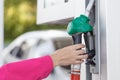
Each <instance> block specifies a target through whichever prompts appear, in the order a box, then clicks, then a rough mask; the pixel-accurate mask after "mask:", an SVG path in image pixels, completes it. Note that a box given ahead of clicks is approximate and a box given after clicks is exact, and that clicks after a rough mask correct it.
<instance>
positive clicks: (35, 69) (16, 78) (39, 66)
mask: <svg viewBox="0 0 120 80" xmlns="http://www.w3.org/2000/svg"><path fill="white" fill-rule="evenodd" d="M52 69H53V62H52V59H51V57H50V56H45V57H41V58H35V59H30V60H25V61H20V62H15V63H10V64H7V65H5V66H3V67H2V68H1V69H0V80H38V79H43V78H45V77H47V76H48V75H49V73H50V72H51V71H52ZM3 72H4V73H3ZM1 75H2V76H1ZM3 78H5V79H3Z"/></svg>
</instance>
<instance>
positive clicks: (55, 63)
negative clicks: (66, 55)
mask: <svg viewBox="0 0 120 80" xmlns="http://www.w3.org/2000/svg"><path fill="white" fill-rule="evenodd" d="M50 56H51V58H52V61H53V64H54V67H56V66H59V65H60V60H59V56H58V55H57V54H56V53H54V54H51V55H50Z"/></svg>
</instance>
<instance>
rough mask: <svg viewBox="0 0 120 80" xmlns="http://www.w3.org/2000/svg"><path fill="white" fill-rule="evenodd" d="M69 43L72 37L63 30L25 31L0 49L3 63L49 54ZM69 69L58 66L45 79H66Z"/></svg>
mask: <svg viewBox="0 0 120 80" xmlns="http://www.w3.org/2000/svg"><path fill="white" fill-rule="evenodd" d="M71 44H72V39H71V37H70V36H69V35H68V34H67V32H66V31H64V30H45V31H32V32H27V33H25V34H23V35H21V36H19V37H18V38H16V39H15V40H14V41H13V42H12V43H11V44H10V45H8V46H7V47H6V48H5V49H4V50H3V51H2V56H3V63H4V64H6V63H10V62H15V61H20V60H25V59H30V58H36V57H41V56H44V55H49V54H51V53H53V52H54V51H55V50H57V49H60V48H63V47H65V46H68V45H71ZM68 67H69V66H68ZM69 70H70V68H67V67H63V66H58V67H56V68H55V69H54V70H53V72H52V73H51V75H50V76H49V77H48V78H46V79H45V80H61V78H63V79H62V80H68V78H69Z"/></svg>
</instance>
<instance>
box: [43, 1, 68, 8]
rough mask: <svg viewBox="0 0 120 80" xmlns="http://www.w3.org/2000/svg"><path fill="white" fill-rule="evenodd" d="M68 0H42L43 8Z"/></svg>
mask: <svg viewBox="0 0 120 80" xmlns="http://www.w3.org/2000/svg"><path fill="white" fill-rule="evenodd" d="M68 1H69V0H44V8H48V7H51V6H55V5H59V4H63V3H67V2H68Z"/></svg>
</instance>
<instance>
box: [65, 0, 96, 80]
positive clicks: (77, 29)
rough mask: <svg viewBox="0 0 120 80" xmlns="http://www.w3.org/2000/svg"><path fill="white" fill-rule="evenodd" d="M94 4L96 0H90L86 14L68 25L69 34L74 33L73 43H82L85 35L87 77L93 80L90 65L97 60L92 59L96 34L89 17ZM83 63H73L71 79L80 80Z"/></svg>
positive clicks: (88, 79)
mask: <svg viewBox="0 0 120 80" xmlns="http://www.w3.org/2000/svg"><path fill="white" fill-rule="evenodd" d="M93 5H94V0H90V1H89V3H88V6H87V8H86V11H85V14H84V15H80V17H77V18H75V19H74V20H72V21H71V22H70V23H69V24H68V27H67V31H68V34H70V35H72V38H73V44H80V43H81V42H82V40H83V39H82V35H83V37H84V41H85V45H86V54H88V59H87V60H86V79H87V80H92V74H91V73H90V65H93V66H95V65H96V64H95V62H94V61H93V60H92V59H93V57H94V56H95V47H94V35H93V27H92V26H91V25H90V24H89V21H90V19H89V18H88V16H89V14H90V10H91V8H92V6H93ZM80 69H81V65H80V64H78V65H73V64H72V65H71V80H80Z"/></svg>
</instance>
